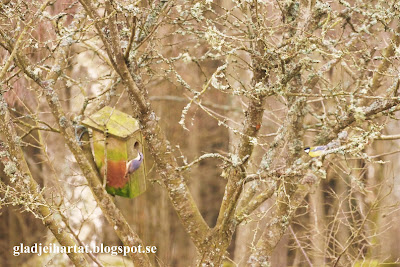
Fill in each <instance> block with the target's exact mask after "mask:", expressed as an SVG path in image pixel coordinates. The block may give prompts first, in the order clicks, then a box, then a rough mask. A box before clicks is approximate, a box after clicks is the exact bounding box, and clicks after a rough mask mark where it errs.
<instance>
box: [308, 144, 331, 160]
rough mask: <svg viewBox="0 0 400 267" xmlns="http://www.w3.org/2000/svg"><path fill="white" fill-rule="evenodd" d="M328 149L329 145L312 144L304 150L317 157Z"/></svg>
mask: <svg viewBox="0 0 400 267" xmlns="http://www.w3.org/2000/svg"><path fill="white" fill-rule="evenodd" d="M327 149H328V147H327V146H312V147H309V146H308V147H306V148H304V152H306V153H307V154H308V155H309V156H310V157H312V158H315V157H319V156H322V155H323V154H324V153H325V151H326V150H327Z"/></svg>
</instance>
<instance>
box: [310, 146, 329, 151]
mask: <svg viewBox="0 0 400 267" xmlns="http://www.w3.org/2000/svg"><path fill="white" fill-rule="evenodd" d="M320 150H326V146H316V147H315V148H314V149H313V151H320Z"/></svg>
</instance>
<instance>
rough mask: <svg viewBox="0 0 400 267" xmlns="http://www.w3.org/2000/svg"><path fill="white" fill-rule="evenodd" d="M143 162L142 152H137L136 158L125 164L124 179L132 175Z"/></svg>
mask: <svg viewBox="0 0 400 267" xmlns="http://www.w3.org/2000/svg"><path fill="white" fill-rule="evenodd" d="M142 162H143V154H142V152H138V156H137V157H136V158H134V159H132V160H130V161H128V163H126V173H125V177H126V176H128V175H130V174H132V173H134V172H135V171H136V170H137V169H139V167H140V165H141V164H142Z"/></svg>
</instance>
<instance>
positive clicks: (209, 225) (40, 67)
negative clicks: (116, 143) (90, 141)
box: [0, 0, 400, 266]
mask: <svg viewBox="0 0 400 267" xmlns="http://www.w3.org/2000/svg"><path fill="white" fill-rule="evenodd" d="M399 18H400V4H399V3H398V2H397V1H380V0H376V1H358V0H354V1H348V2H347V1H343V0H339V1H318V0H316V1H312V0H310V1H300V0H276V1H267V0H266V1H213V0H205V1H164V0H156V1H137V2H131V1H124V0H120V1H91V0H79V1H71V0H58V1H57V0H53V1H45V2H44V3H43V1H29V2H26V1H18V0H16V1H7V0H3V1H2V4H1V6H0V20H1V22H0V36H1V38H0V46H1V51H0V53H1V54H0V56H1V59H2V66H1V70H0V86H1V87H0V134H1V136H2V138H1V140H2V141H1V151H0V152H1V153H0V157H1V162H2V164H3V165H2V166H1V167H2V170H4V171H3V172H2V173H1V182H0V208H5V207H7V210H6V212H5V213H4V214H6V215H7V216H8V218H10V220H18V218H19V217H20V215H19V214H18V212H19V211H29V212H31V213H32V214H33V215H34V216H35V217H37V218H39V219H41V220H42V221H43V222H44V224H45V226H46V227H48V228H49V229H50V230H51V232H52V233H53V234H54V236H55V238H56V239H57V241H58V242H59V243H60V244H83V243H84V242H96V243H99V242H110V243H118V242H121V243H119V244H123V245H127V246H138V245H142V246H143V245H147V244H149V245H153V244H156V245H158V247H159V248H160V249H161V250H162V251H161V252H160V251H159V252H158V254H157V257H156V258H155V257H153V256H152V255H147V254H140V253H139V254H135V253H131V254H130V255H129V256H130V257H131V259H132V260H133V262H134V264H135V265H137V266H150V265H154V264H156V263H157V264H159V265H173V266H187V265H190V264H197V265H199V266H219V265H221V264H225V265H226V264H229V263H228V261H233V262H234V263H235V264H238V265H240V266H244V265H250V266H269V265H271V264H272V265H276V266H282V265H293V266H296V265H311V266H312V265H315V266H322V265H332V266H346V265H349V262H350V264H358V265H360V264H361V265H363V264H364V263H363V262H367V263H368V262H374V264H375V263H376V262H378V263H379V262H383V261H386V260H395V259H396V257H397V258H398V257H400V255H399V254H398V252H397V254H396V252H394V253H393V251H390V250H391V248H390V247H387V246H385V242H382V240H383V239H382V238H381V235H380V233H383V232H385V231H389V230H391V231H393V233H396V235H394V236H397V237H398V235H399V234H398V232H399V229H398V228H393V229H389V226H388V225H389V224H390V220H393V219H394V218H396V217H395V216H399V214H398V212H397V211H396V206H395V205H394V203H395V201H398V199H399V195H395V194H392V190H391V189H392V187H393V182H394V180H395V179H397V180H396V181H398V179H399V178H397V176H396V175H395V173H397V168H398V167H399V164H398V163H397V162H396V163H390V159H396V158H397V153H398V152H399V150H393V149H392V147H393V144H396V145H397V141H396V140H398V139H399V138H400V135H399V134H398V133H396V127H398V125H397V123H398V122H397V119H398V110H399V108H400V105H399V104H400V96H399V73H398V72H399V59H398V57H399V53H400V52H399V51H400V49H399V44H400V24H399ZM106 105H109V106H112V107H114V108H116V109H119V110H124V111H126V112H129V113H130V114H131V115H133V116H134V117H135V118H137V119H138V120H139V122H140V127H141V131H142V133H143V135H144V138H145V142H146V149H147V150H148V153H147V155H146V159H147V164H148V169H149V172H148V178H149V179H148V180H149V182H150V183H151V185H150V186H149V189H148V192H147V193H146V194H145V195H143V196H140V197H138V198H137V199H135V200H133V201H134V203H135V204H134V205H133V208H132V204H131V201H129V202H128V200H118V201H115V200H114V199H113V198H112V197H111V196H110V195H108V194H107V193H106V192H105V190H104V188H103V186H102V184H101V181H102V177H101V175H100V174H99V171H98V170H97V169H96V167H94V163H93V162H92V158H91V157H87V156H85V155H87V154H88V153H90V148H88V146H83V147H81V146H80V144H79V142H78V141H77V140H76V136H75V130H76V127H77V126H78V125H80V123H81V121H82V120H83V119H84V118H85V117H87V116H88V115H90V114H93V113H94V112H96V111H97V110H99V109H100V108H102V107H104V106H106ZM375 140H377V141H375ZM378 140H379V141H378ZM377 144H379V145H377ZM315 145H325V146H326V147H327V149H326V151H325V152H324V155H322V156H321V157H316V158H311V157H309V156H308V155H307V154H306V153H304V151H303V150H304V148H305V147H307V146H315ZM65 148H68V150H66V149H65ZM390 157H391V158H390ZM391 168H392V169H391ZM392 177H394V178H393V179H391V178H392ZM62 181H66V183H63V182H62ZM159 185H160V186H159ZM88 189H90V190H91V192H92V194H90V193H89V190H88ZM310 193H311V195H309V194H310ZM91 196H93V198H92V197H91ZM166 196H168V198H169V200H170V201H169V203H170V204H171V205H170V206H168V205H167V204H166ZM387 196H390V198H389V197H387ZM393 198H394V200H393ZM11 206H17V207H18V208H20V209H17V210H16V209H11V208H10V207H11ZM97 207H98V208H100V209H98V208H97ZM100 210H101V211H100ZM171 210H173V211H174V212H176V214H177V215H178V220H179V221H180V223H181V224H180V225H177V224H176V221H177V218H176V217H175V215H174V214H173V213H171ZM4 214H3V215H2V216H5V215H4ZM10 214H13V215H10ZM102 215H103V216H104V217H102ZM388 215H390V216H389V217H390V218H391V219H386V218H387V217H388ZM104 218H105V219H106V220H107V222H108V224H109V225H108V226H107V225H104V224H103V222H104ZM19 220H21V219H19ZM10 225H12V222H11V221H10V223H9V224H5V223H2V224H0V227H1V231H2V232H5V231H6V229H5V228H7V227H9V226H10ZM14 226H15V225H14ZM25 226H26V225H25V224H23V223H21V227H25ZM239 226H240V227H239ZM15 228H16V226H15V227H14V228H11V229H10V230H11V231H12V232H13V233H12V234H9V235H7V238H8V239H7V240H9V241H11V243H10V245H11V246H13V245H14V244H13V243H15V242H16V240H17V239H18V238H16V236H15V231H17V230H18V229H15ZM39 228H40V226H39V225H35V226H34V227H33V229H39ZM288 228H289V229H288ZM104 229H107V230H105V231H104ZM237 229H239V231H238V234H237V235H235V232H236V230H237ZM396 231H397V232H396ZM68 232H69V233H72V234H73V237H71V236H70V235H67V234H65V233H68ZM112 232H115V235H116V236H117V237H118V239H119V240H120V241H117V237H116V236H115V235H113V234H112ZM184 232H185V233H186V235H185V234H184ZM163 238H164V240H162V239H163ZM393 239H395V238H393ZM189 240H190V241H189ZM0 241H3V240H0ZM33 241H34V240H33ZM33 241H32V240H30V241H29V242H33ZM51 241H52V239H51V238H50V239H49V240H47V241H46V242H51ZM5 243H6V242H5ZM2 246H5V245H4V244H2ZM376 248H379V249H378V250H377V249H376ZM167 250H170V251H167ZM377 251H378V252H377ZM395 251H396V250H395ZM397 251H400V249H399V250H397ZM0 255H1V256H2V257H4V258H5V259H6V260H7V262H12V263H15V262H16V260H15V259H11V258H10V256H7V255H5V254H0ZM68 256H69V257H70V259H71V261H72V262H73V263H74V264H75V265H87V261H89V262H92V261H93V262H95V263H97V264H98V265H101V263H99V261H98V259H97V258H96V255H93V254H89V255H87V257H86V256H83V255H82V254H79V253H71V254H69V255H68ZM84 257H86V258H84ZM232 264H233V263H232Z"/></svg>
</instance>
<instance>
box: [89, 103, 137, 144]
mask: <svg viewBox="0 0 400 267" xmlns="http://www.w3.org/2000/svg"><path fill="white" fill-rule="evenodd" d="M82 123H83V125H85V126H87V127H90V128H93V129H95V130H98V131H100V132H104V130H105V129H106V127H107V129H108V133H109V134H110V135H113V136H116V137H119V138H123V139H125V138H128V137H129V136H131V135H132V134H133V133H134V132H136V131H138V130H139V123H138V121H137V120H136V119H134V118H133V117H132V116H130V115H128V114H126V113H124V112H121V111H119V110H116V109H115V108H112V107H109V106H106V107H104V108H102V109H100V110H99V111H97V112H96V113H94V114H93V115H92V116H90V117H89V118H86V119H85V120H83V121H82Z"/></svg>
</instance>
